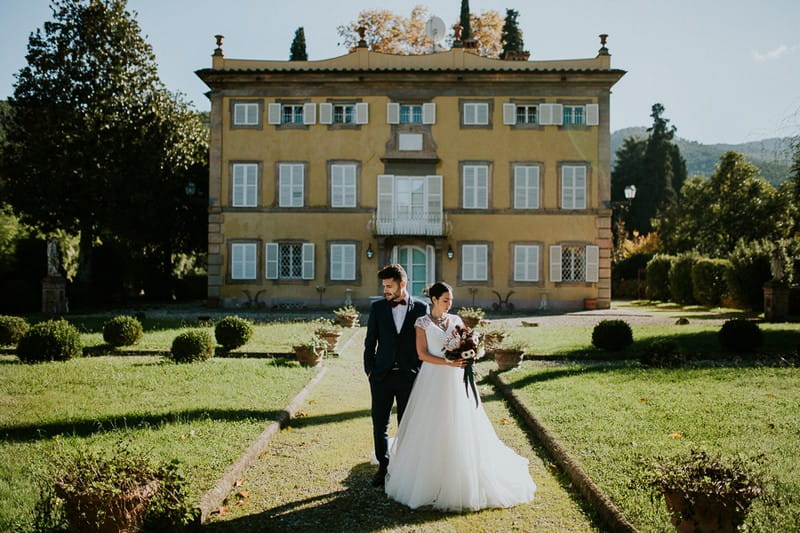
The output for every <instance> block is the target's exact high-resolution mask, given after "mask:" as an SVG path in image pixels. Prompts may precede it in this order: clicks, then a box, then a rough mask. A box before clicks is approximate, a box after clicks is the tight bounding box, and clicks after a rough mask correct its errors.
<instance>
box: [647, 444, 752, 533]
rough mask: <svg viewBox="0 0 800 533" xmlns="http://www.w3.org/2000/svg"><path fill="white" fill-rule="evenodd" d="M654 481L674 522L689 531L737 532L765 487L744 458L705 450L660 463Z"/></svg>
mask: <svg viewBox="0 0 800 533" xmlns="http://www.w3.org/2000/svg"><path fill="white" fill-rule="evenodd" d="M651 484H652V485H653V486H655V487H657V488H659V489H660V490H661V492H662V493H663V495H664V501H665V503H666V505H667V509H668V510H669V512H670V520H671V521H672V525H674V526H675V528H676V530H677V531H679V532H687V533H688V532H695V531H718V532H730V533H734V532H735V531H737V529H738V527H739V526H740V525H741V524H742V522H744V519H745V517H746V516H747V513H748V511H749V510H750V504H751V503H752V501H753V500H754V499H755V498H756V497H758V496H759V495H760V494H761V487H762V483H761V479H760V476H759V475H758V474H756V473H754V469H753V468H752V467H750V466H748V465H747V464H746V463H745V461H744V460H742V459H738V458H737V459H734V460H732V461H729V462H725V461H723V460H722V459H720V458H719V457H716V456H711V455H709V454H708V453H706V452H704V451H699V452H697V451H692V452H691V454H690V455H689V456H688V457H686V456H684V457H677V458H673V459H671V460H666V461H665V460H661V461H659V462H657V463H656V467H655V473H654V479H653V480H652V481H651Z"/></svg>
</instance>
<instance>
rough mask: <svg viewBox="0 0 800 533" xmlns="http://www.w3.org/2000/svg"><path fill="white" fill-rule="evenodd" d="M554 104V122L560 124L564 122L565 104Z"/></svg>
mask: <svg viewBox="0 0 800 533" xmlns="http://www.w3.org/2000/svg"><path fill="white" fill-rule="evenodd" d="M552 106H553V122H552V123H553V124H555V125H556V126H560V125H562V124H563V123H564V105H563V104H552Z"/></svg>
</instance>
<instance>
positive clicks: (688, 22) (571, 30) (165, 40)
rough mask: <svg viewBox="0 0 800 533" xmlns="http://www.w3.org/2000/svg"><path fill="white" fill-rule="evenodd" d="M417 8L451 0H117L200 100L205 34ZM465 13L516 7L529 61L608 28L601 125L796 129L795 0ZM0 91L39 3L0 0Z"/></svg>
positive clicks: (240, 39) (455, 3) (314, 49)
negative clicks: (657, 119)
mask: <svg viewBox="0 0 800 533" xmlns="http://www.w3.org/2000/svg"><path fill="white" fill-rule="evenodd" d="M418 4H420V5H424V6H426V7H428V8H429V12H430V13H431V14H434V15H437V16H439V17H441V18H442V19H444V21H445V23H446V24H447V25H448V26H449V25H451V24H453V23H455V22H456V21H457V19H458V13H459V8H460V4H461V2H460V0H447V1H445V0H429V1H427V2H423V1H414V0H410V1H406V0H390V1H383V2H380V1H376V0H335V1H331V0H295V1H293V2H278V1H275V0H225V1H220V0H128V7H129V9H130V10H133V11H136V12H137V13H138V16H137V20H138V21H139V24H140V25H141V27H142V30H143V33H144V34H145V35H146V36H147V40H148V42H149V43H150V44H151V45H152V46H153V49H154V51H155V54H156V58H157V61H158V64H159V74H160V76H161V79H162V80H163V81H164V83H165V84H166V85H167V87H168V88H169V89H170V90H172V91H180V92H182V93H184V94H185V95H186V99H187V100H189V101H191V102H193V103H194V105H195V107H197V108H198V109H202V110H207V109H208V108H209V103H208V100H207V98H206V97H205V96H204V93H205V91H206V90H207V88H206V87H205V86H204V84H203V83H202V82H201V81H200V80H199V79H198V78H197V77H196V76H195V74H194V71H195V70H197V69H201V68H206V67H209V66H210V65H211V57H210V55H211V52H212V51H213V48H214V46H215V45H214V38H213V36H214V34H217V33H220V34H223V35H225V42H224V45H223V48H224V51H225V55H226V57H231V58H243V59H288V55H289V46H290V44H291V41H292V38H293V36H294V31H295V29H296V28H297V27H299V26H303V27H304V28H305V34H306V43H307V48H308V53H309V59H312V60H313V59H325V58H329V57H334V56H338V55H342V54H344V53H346V50H345V49H344V47H343V46H339V45H338V42H339V40H340V39H339V36H338V34H337V32H336V27H337V26H339V25H341V24H345V23H347V22H349V21H351V20H354V19H356V18H357V16H358V13H359V11H361V10H362V9H370V8H376V7H382V8H386V9H389V10H391V11H393V12H395V13H398V14H401V15H403V16H408V15H409V14H410V13H411V9H412V8H413V6H415V5H418ZM470 8H471V10H472V11H473V12H475V13H481V12H483V11H487V10H496V11H498V12H500V13H501V14H502V15H504V14H505V10H506V8H514V9H517V10H518V11H519V12H520V16H519V22H520V25H521V28H522V30H523V37H524V40H525V47H526V48H527V49H528V50H529V51H530V52H531V53H532V58H533V59H573V58H582V57H594V56H595V55H596V54H597V50H598V49H599V47H600V44H599V39H598V34H600V33H607V34H609V40H608V45H607V46H608V48H609V50H610V52H611V55H612V66H613V67H615V68H620V69H623V70H626V71H628V74H626V75H625V77H623V78H622V80H621V81H620V82H619V83H618V84H617V85H616V86H615V87H614V89H613V94H612V99H611V129H612V131H614V130H617V129H620V128H624V127H629V126H647V125H649V124H650V123H651V119H650V117H649V114H650V107H651V106H652V104H653V103H655V102H661V103H662V104H664V106H665V107H666V113H665V115H666V117H667V118H669V119H670V120H671V123H672V124H674V125H675V126H677V128H678V135H680V136H681V137H684V138H687V139H690V140H694V141H698V142H702V143H740V142H746V141H752V140H758V139H763V138H768V137H784V136H795V135H800V32H798V31H797V30H798V20H800V2H799V1H797V0H736V2H731V1H729V0H728V1H724V0H670V1H667V0H593V1H590V0H574V1H573V0H562V1H560V2H531V1H528V2H524V1H520V0H505V1H502V2H500V1H496V0H471V1H470ZM0 13H2V15H1V16H0V50H2V55H0V98H7V97H8V96H9V95H11V94H12V93H13V84H14V73H16V72H17V71H18V70H19V69H20V68H21V67H22V66H23V65H24V64H25V51H26V47H27V42H28V37H29V35H30V33H31V32H32V31H34V30H35V29H36V28H39V27H41V26H42V25H43V23H44V22H45V21H46V20H48V19H50V16H51V15H50V9H49V2H48V0H0Z"/></svg>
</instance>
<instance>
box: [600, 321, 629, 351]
mask: <svg viewBox="0 0 800 533" xmlns="http://www.w3.org/2000/svg"><path fill="white" fill-rule="evenodd" d="M592 344H594V345H595V346H597V347H598V348H601V349H603V350H609V351H611V352H618V351H620V350H624V349H625V348H626V347H627V346H630V345H631V344H633V331H631V327H630V326H629V325H628V323H627V322H625V321H624V320H603V321H601V322H600V323H599V324H597V325H596V326H595V327H594V329H593V330H592Z"/></svg>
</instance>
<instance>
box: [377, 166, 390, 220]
mask: <svg viewBox="0 0 800 533" xmlns="http://www.w3.org/2000/svg"><path fill="white" fill-rule="evenodd" d="M377 217H378V224H386V223H391V222H393V220H394V176H393V175H391V174H381V175H379V176H378V214H377Z"/></svg>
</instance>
